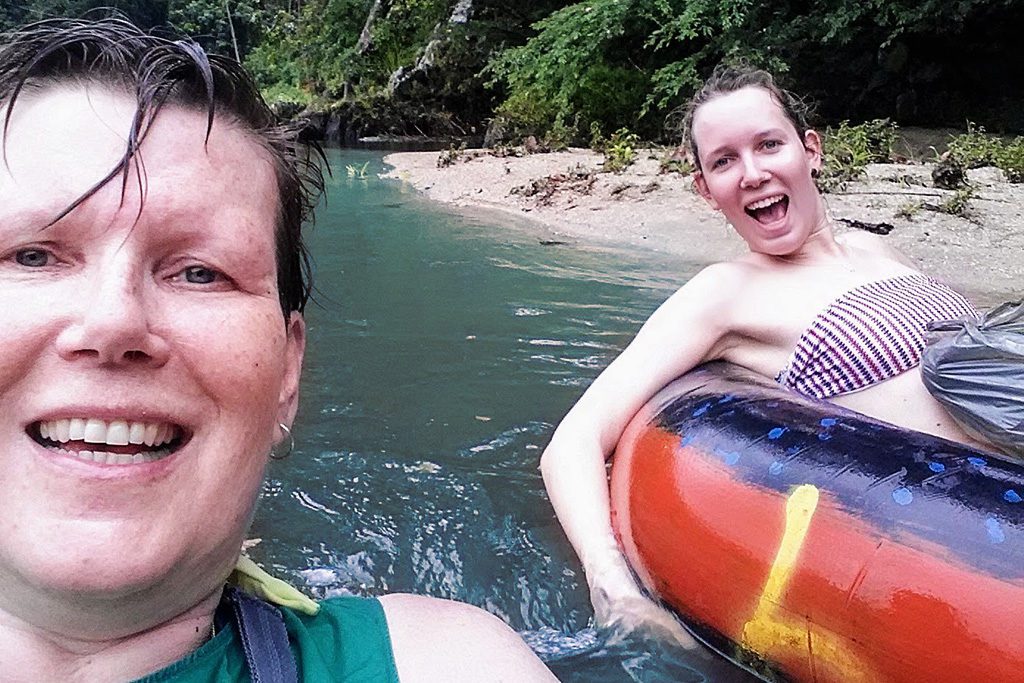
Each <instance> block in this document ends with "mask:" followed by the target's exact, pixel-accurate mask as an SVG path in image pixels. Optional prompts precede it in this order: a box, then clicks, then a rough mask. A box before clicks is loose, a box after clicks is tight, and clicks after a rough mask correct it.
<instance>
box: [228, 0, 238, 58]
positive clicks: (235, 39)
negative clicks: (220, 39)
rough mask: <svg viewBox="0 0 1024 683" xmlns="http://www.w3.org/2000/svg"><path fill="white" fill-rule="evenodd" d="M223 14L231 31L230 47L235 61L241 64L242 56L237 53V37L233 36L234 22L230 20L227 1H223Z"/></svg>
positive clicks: (229, 9) (229, 8)
mask: <svg viewBox="0 0 1024 683" xmlns="http://www.w3.org/2000/svg"><path fill="white" fill-rule="evenodd" d="M224 14H226V15H227V17H228V28H229V29H230V30H231V45H232V46H233V47H234V48H235V61H236V62H238V63H239V64H241V63H242V55H241V54H240V53H239V52H238V37H237V36H235V22H234V21H233V20H232V19H231V7H229V6H228V0H224Z"/></svg>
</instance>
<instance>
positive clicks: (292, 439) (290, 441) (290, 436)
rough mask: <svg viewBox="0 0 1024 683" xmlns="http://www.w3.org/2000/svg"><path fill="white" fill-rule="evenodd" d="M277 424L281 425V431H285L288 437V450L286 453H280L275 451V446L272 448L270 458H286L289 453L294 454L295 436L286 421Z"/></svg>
mask: <svg viewBox="0 0 1024 683" xmlns="http://www.w3.org/2000/svg"><path fill="white" fill-rule="evenodd" d="M277 426H278V427H280V428H281V431H282V432H284V434H285V436H287V437H288V450H286V451H285V452H284V453H281V454H278V453H275V452H274V449H273V448H271V449H270V459H271V460H284V459H285V458H287V457H288V456H289V455H291V454H292V451H293V450H295V436H294V435H293V434H292V430H291V429H289V427H288V425H286V424H285V423H283V422H278V423H277Z"/></svg>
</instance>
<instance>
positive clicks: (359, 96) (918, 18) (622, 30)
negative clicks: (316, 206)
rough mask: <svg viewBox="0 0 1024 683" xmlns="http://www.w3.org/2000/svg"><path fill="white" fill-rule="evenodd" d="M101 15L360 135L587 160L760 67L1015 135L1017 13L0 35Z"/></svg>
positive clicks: (389, 6) (466, 13)
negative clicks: (103, 29) (159, 35)
mask: <svg viewBox="0 0 1024 683" xmlns="http://www.w3.org/2000/svg"><path fill="white" fill-rule="evenodd" d="M99 6H105V7H114V8H116V9H118V10H119V11H122V12H124V13H126V14H128V15H129V16H131V17H132V18H133V19H135V20H136V21H137V22H138V23H140V24H141V25H143V26H146V27H152V26H158V25H161V24H165V23H170V24H172V25H174V26H176V27H177V28H178V29H180V30H182V31H185V32H186V33H189V34H191V35H196V36H199V37H200V39H201V40H202V41H203V42H204V43H205V44H206V45H207V47H209V48H212V49H215V50H218V51H221V52H224V53H227V54H235V55H237V56H238V57H240V58H241V59H243V60H244V61H245V62H246V64H247V65H248V66H249V67H250V68H251V69H252V70H253V72H254V73H255V74H256V76H257V78H258V80H259V81H260V82H261V84H262V85H263V86H264V87H265V90H266V93H267V95H268V98H269V99H271V100H272V101H279V102H288V103H292V104H291V107H290V108H287V107H286V109H289V110H291V111H297V110H298V109H299V108H302V107H312V108H313V109H314V110H317V111H323V112H333V114H334V116H335V118H337V117H339V116H340V117H341V118H343V119H344V122H343V124H341V125H344V126H346V127H348V128H349V129H350V131H357V132H362V133H375V132H393V133H424V134H452V135H471V134H473V133H476V134H477V135H480V134H482V132H483V128H484V126H486V125H487V123H488V122H489V121H492V119H493V123H492V125H491V132H492V133H493V135H492V139H493V140H495V141H497V140H501V139H502V138H503V137H504V138H505V139H511V140H516V139H517V138H518V137H521V136H523V135H527V134H534V135H536V136H537V138H538V139H547V140H549V141H551V143H552V144H554V145H558V144H564V143H565V142H577V143H587V142H588V141H589V140H590V139H591V138H592V137H593V136H594V135H595V133H596V134H597V135H599V136H600V135H611V134H612V133H613V132H614V131H617V130H619V129H620V128H623V127H628V128H629V130H630V131H631V132H634V133H638V134H640V135H641V136H642V137H644V138H647V139H661V140H671V139H673V138H675V137H676V133H675V132H673V131H672V130H670V129H666V120H669V121H671V120H672V117H671V116H669V114H670V113H671V112H672V111H673V109H675V108H677V107H678V106H679V105H680V104H682V103H683V102H684V101H685V99H686V98H687V97H688V96H689V94H690V93H691V92H692V91H693V90H694V88H695V87H696V86H697V85H698V84H699V83H700V81H701V79H702V77H703V76H705V75H706V74H707V73H708V72H709V71H710V69H711V68H712V67H713V66H714V65H715V64H716V63H718V62H720V61H722V60H737V59H744V60H746V61H748V62H750V63H753V64H757V65H763V66H766V67H768V68H770V69H772V70H774V71H775V72H776V73H777V74H780V76H781V78H782V80H783V82H784V83H785V84H787V85H789V86H791V87H793V88H794V89H795V90H796V91H798V92H807V93H810V94H811V95H812V96H813V98H814V99H815V100H817V101H819V102H821V107H820V114H822V116H823V118H824V119H825V121H826V122H829V121H839V120H842V119H854V120H866V119H871V118H879V119H881V118H889V119H892V120H894V121H896V122H899V123H900V124H904V125H905V124H925V125H936V124H944V125H955V126H959V127H962V126H963V125H964V123H965V121H966V120H967V119H971V120H974V121H978V122H979V123H981V124H983V125H985V126H987V127H988V128H989V129H990V130H1011V131H1019V130H1024V107H1020V106H1019V105H1020V102H1021V100H1022V99H1024V89H1022V88H1024V86H1022V84H1024V62H1021V60H1019V59H1014V58H1011V55H1010V53H1011V46H1012V45H1013V44H1014V41H1016V40H1017V39H1018V38H1017V36H1016V32H1017V29H1018V28H1019V27H1020V26H1024V3H1021V2H1019V0H957V2H949V1H948V0H820V1H819V2H815V3H796V2H759V1H757V0H584V1H581V2H567V1H566V0H537V1H535V2H530V3H522V2H513V0H155V1H153V0H6V1H5V2H3V3H2V4H0V27H3V26H11V25H16V24H18V23H22V22H25V21H30V20H32V19H36V18H41V17H45V16H54V15H78V14H81V13H82V12H84V11H86V10H89V9H91V8H94V7H99Z"/></svg>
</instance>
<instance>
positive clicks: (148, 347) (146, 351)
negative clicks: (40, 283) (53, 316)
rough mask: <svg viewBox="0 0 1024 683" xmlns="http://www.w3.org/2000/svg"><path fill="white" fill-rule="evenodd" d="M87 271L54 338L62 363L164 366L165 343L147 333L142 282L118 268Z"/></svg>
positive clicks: (148, 323)
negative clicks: (84, 280)
mask: <svg viewBox="0 0 1024 683" xmlns="http://www.w3.org/2000/svg"><path fill="white" fill-rule="evenodd" d="M99 270H102V269H96V271H94V272H92V273H90V274H89V275H88V277H87V281H88V283H89V285H90V286H85V287H82V288H81V289H80V290H79V291H78V292H77V293H76V294H77V296H78V297H80V298H79V299H78V300H77V301H72V302H69V303H70V304H71V307H72V310H73V311H74V312H73V314H72V316H71V317H70V320H69V323H68V325H67V326H66V327H65V328H64V329H63V330H62V331H61V332H60V334H59V335H58V337H57V351H58V353H59V354H60V356H61V357H62V358H64V359H65V360H91V361H93V362H95V363H97V364H99V365H108V366H109V365H132V366H144V365H145V366H154V367H159V366H161V365H163V364H164V363H166V362H167V358H168V352H169V347H168V343H167V341H166V340H165V339H164V338H163V337H162V336H161V335H159V334H157V333H155V332H154V331H153V329H152V325H151V323H152V313H151V311H149V310H148V307H147V305H146V301H145V296H144V292H143V289H144V287H143V284H142V281H141V278H140V277H138V276H137V275H136V274H133V273H131V272H128V270H127V269H122V270H121V271H120V272H118V271H117V269H106V272H105V273H100V272H97V271H99Z"/></svg>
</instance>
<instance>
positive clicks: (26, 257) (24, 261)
mask: <svg viewBox="0 0 1024 683" xmlns="http://www.w3.org/2000/svg"><path fill="white" fill-rule="evenodd" d="M52 259H53V254H51V253H50V252H48V251H46V250H45V249H19V250H18V251H17V252H16V253H15V254H14V260H15V261H17V263H18V265H20V266H25V267H26V268H44V267H46V266H48V265H50V264H51V262H52Z"/></svg>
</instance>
